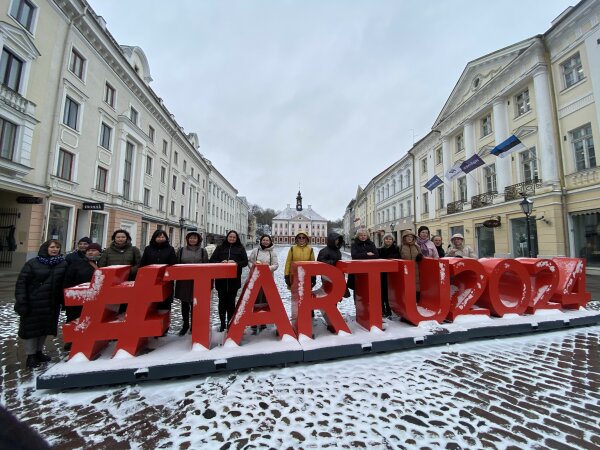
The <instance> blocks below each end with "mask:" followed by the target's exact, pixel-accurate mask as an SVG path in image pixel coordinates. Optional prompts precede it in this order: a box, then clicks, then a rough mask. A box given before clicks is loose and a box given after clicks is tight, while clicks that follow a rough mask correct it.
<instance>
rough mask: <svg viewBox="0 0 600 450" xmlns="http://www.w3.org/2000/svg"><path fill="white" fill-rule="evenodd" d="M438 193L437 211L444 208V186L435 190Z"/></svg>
mask: <svg viewBox="0 0 600 450" xmlns="http://www.w3.org/2000/svg"><path fill="white" fill-rule="evenodd" d="M437 193H438V209H442V208H443V207H444V206H445V202H444V186H440V187H439V188H438V189H437Z"/></svg>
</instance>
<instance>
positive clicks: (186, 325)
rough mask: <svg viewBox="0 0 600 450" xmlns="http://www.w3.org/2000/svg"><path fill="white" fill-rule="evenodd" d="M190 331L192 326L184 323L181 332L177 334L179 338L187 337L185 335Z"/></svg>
mask: <svg viewBox="0 0 600 450" xmlns="http://www.w3.org/2000/svg"><path fill="white" fill-rule="evenodd" d="M189 329H190V326H189V325H188V324H187V323H185V322H184V323H183V327H181V330H179V333H177V334H178V335H179V336H185V334H186V333H187V332H188V330H189Z"/></svg>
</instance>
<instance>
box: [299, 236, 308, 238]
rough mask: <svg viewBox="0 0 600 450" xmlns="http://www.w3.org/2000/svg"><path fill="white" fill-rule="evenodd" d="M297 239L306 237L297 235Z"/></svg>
mask: <svg viewBox="0 0 600 450" xmlns="http://www.w3.org/2000/svg"><path fill="white" fill-rule="evenodd" d="M298 239H306V238H305V237H304V236H298Z"/></svg>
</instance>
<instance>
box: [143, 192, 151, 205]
mask: <svg viewBox="0 0 600 450" xmlns="http://www.w3.org/2000/svg"><path fill="white" fill-rule="evenodd" d="M144 206H150V189H148V188H144Z"/></svg>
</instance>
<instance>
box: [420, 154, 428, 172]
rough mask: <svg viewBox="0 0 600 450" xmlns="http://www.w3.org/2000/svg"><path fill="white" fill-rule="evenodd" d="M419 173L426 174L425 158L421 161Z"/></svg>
mask: <svg viewBox="0 0 600 450" xmlns="http://www.w3.org/2000/svg"><path fill="white" fill-rule="evenodd" d="M421 173H427V158H423V159H422V160H421Z"/></svg>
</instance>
